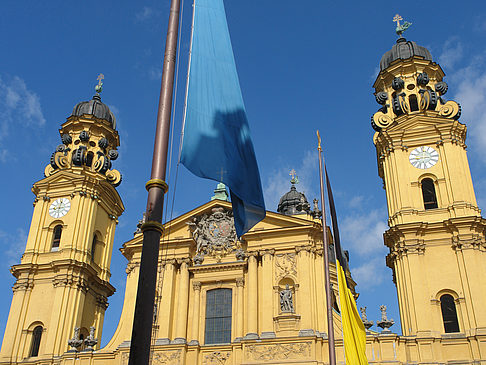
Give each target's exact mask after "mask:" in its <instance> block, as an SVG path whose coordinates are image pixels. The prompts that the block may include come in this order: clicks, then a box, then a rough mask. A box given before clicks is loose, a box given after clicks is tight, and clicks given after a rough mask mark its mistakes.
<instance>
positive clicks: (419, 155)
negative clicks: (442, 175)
mask: <svg viewBox="0 0 486 365" xmlns="http://www.w3.org/2000/svg"><path fill="white" fill-rule="evenodd" d="M408 159H409V161H410V163H411V164H412V165H413V166H414V167H416V168H418V169H428V168H431V167H432V166H434V165H435V164H436V163H437V161H439V153H438V152H437V151H436V150H434V149H433V148H432V147H429V146H421V147H417V148H416V149H414V150H413V151H412V152H410V156H409V157H408Z"/></svg>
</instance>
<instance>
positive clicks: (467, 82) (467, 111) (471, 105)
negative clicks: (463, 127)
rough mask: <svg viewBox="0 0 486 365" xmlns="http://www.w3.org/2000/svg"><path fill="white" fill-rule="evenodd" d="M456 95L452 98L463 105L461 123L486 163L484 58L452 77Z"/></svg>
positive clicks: (473, 62) (473, 61)
mask: <svg viewBox="0 0 486 365" xmlns="http://www.w3.org/2000/svg"><path fill="white" fill-rule="evenodd" d="M450 80H451V81H452V83H453V84H455V85H453V86H454V91H455V93H454V94H453V95H452V98H453V99H454V100H456V101H457V102H458V103H460V104H461V107H462V115H461V119H460V120H461V121H462V122H463V123H466V124H467V126H468V132H469V133H468V137H469V138H470V140H471V142H472V143H471V145H472V146H473V150H474V151H475V152H476V153H477V155H478V156H479V158H481V159H482V160H483V162H486V155H485V154H484V153H483V151H484V149H485V148H486V63H485V62H484V58H483V57H476V58H474V59H472V60H471V61H470V63H469V65H467V66H466V67H464V68H461V69H459V70H457V71H456V72H454V73H452V74H451V75H450Z"/></svg>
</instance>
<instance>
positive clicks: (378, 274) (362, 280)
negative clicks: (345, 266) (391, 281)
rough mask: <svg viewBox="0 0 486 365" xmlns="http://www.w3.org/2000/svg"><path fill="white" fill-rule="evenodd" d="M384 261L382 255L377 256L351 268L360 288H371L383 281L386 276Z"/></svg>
mask: <svg viewBox="0 0 486 365" xmlns="http://www.w3.org/2000/svg"><path fill="white" fill-rule="evenodd" d="M384 262H385V259H384V258H383V257H382V256H380V257H375V258H373V259H371V260H367V261H366V262H364V263H363V264H361V265H360V266H358V267H355V268H352V269H351V274H352V276H353V279H354V281H355V282H356V284H357V289H358V290H363V289H371V288H373V287H376V286H378V285H380V284H381V283H382V282H383V280H384V278H385V272H384Z"/></svg>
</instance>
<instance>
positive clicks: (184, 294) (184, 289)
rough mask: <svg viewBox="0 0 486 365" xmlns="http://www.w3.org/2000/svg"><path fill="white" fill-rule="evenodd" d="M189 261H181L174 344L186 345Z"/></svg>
mask: <svg viewBox="0 0 486 365" xmlns="http://www.w3.org/2000/svg"><path fill="white" fill-rule="evenodd" d="M189 262H190V260H189V259H182V260H180V265H181V266H180V275H179V295H178V300H177V315H176V317H175V321H176V330H175V339H174V341H172V343H174V344H179V343H186V331H187V305H188V304H189V269H188V267H189Z"/></svg>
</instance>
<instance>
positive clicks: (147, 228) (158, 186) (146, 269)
mask: <svg viewBox="0 0 486 365" xmlns="http://www.w3.org/2000/svg"><path fill="white" fill-rule="evenodd" d="M179 10H180V0H172V1H171V6H170V15H169V25H168V29H167V38H166V41H165V54H164V64H163V71H162V84H161V87H160V98H159V108H158V113H157V128H156V132H155V143H154V154H153V158H152V173H151V175H150V180H149V181H148V182H147V183H146V184H145V187H146V188H147V190H148V198H147V208H146V214H145V223H144V224H143V225H142V227H141V228H142V232H143V246H142V258H141V262H140V273H139V277H138V288H137V299H136V302H135V313H134V317H133V328H132V338H131V342H130V357H129V360H128V364H129V365H147V364H149V361H150V344H151V335H152V321H153V312H154V301H155V287H156V284H157V265H158V260H159V245H160V236H161V235H162V233H163V227H162V213H163V207H164V194H165V193H166V192H167V190H168V185H167V183H166V182H165V175H166V168H167V150H168V145H169V132H170V117H171V113H172V94H173V90H174V74H175V63H176V52H177V37H178V30H179Z"/></svg>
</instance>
